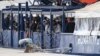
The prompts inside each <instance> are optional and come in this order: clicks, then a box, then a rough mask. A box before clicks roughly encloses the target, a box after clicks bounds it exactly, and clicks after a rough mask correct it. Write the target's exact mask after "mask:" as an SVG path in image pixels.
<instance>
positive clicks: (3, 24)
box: [2, 12, 5, 46]
mask: <svg viewBox="0 0 100 56" xmlns="http://www.w3.org/2000/svg"><path fill="white" fill-rule="evenodd" d="M4 27H5V25H4V13H3V12H2V29H3V31H4ZM3 39H4V38H3V37H2V45H3V46H4V43H3Z"/></svg>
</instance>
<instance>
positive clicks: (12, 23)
mask: <svg viewBox="0 0 100 56" xmlns="http://www.w3.org/2000/svg"><path fill="white" fill-rule="evenodd" d="M11 47H13V13H12V8H11Z"/></svg>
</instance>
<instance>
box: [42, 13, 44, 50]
mask: <svg viewBox="0 0 100 56" xmlns="http://www.w3.org/2000/svg"><path fill="white" fill-rule="evenodd" d="M43 19H44V15H43V14H42V11H41V47H42V49H44V36H43V35H44V34H43V27H44V26H43Z"/></svg>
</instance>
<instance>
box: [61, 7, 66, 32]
mask: <svg viewBox="0 0 100 56" xmlns="http://www.w3.org/2000/svg"><path fill="white" fill-rule="evenodd" d="M62 11H63V15H62V32H65V13H64V6H63V9H62Z"/></svg>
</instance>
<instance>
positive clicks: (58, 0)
mask: <svg viewBox="0 0 100 56" xmlns="http://www.w3.org/2000/svg"><path fill="white" fill-rule="evenodd" d="M40 2H41V3H42V4H44V5H52V4H53V3H54V4H55V5H57V6H62V5H66V4H67V3H68V4H69V5H79V4H81V2H80V1H79V0H40Z"/></svg>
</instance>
